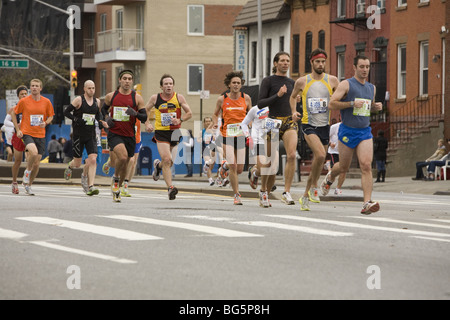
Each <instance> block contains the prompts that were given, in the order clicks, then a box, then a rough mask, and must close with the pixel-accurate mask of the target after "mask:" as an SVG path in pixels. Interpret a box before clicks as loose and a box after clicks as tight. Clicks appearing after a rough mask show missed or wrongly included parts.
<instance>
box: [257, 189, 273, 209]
mask: <svg viewBox="0 0 450 320" xmlns="http://www.w3.org/2000/svg"><path fill="white" fill-rule="evenodd" d="M259 206H260V207H263V208H269V207H270V203H269V194H268V193H267V191H264V192H259Z"/></svg>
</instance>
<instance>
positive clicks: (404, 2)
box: [397, 0, 407, 7]
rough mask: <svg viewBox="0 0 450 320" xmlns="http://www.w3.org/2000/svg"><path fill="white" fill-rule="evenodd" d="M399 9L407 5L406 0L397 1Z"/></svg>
mask: <svg viewBox="0 0 450 320" xmlns="http://www.w3.org/2000/svg"><path fill="white" fill-rule="evenodd" d="M397 5H398V6H399V7H404V6H406V5H407V0H398V4H397Z"/></svg>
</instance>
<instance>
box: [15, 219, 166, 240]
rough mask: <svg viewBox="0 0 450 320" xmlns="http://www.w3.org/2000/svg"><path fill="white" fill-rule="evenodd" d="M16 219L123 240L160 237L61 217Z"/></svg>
mask: <svg viewBox="0 0 450 320" xmlns="http://www.w3.org/2000/svg"><path fill="white" fill-rule="evenodd" d="M16 219H19V220H25V221H30V222H36V223H42V224H47V225H54V226H58V227H62V228H68V229H73V230H78V231H84V232H89V233H94V234H99V235H103V236H109V237H114V238H118V239H123V240H129V241H139V240H160V239H162V238H160V237H156V236H152V235H149V234H143V233H138V232H134V231H129V230H123V229H117V228H111V227H105V226H98V225H94V224H88V223H82V222H76V221H69V220H61V219H54V218H49V217H18V218H16Z"/></svg>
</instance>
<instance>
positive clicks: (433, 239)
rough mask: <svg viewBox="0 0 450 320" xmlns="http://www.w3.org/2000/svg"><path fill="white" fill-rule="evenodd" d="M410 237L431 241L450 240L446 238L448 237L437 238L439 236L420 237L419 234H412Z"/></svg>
mask: <svg viewBox="0 0 450 320" xmlns="http://www.w3.org/2000/svg"><path fill="white" fill-rule="evenodd" d="M412 237H413V238H417V239H424V240H432V241H439V242H450V240H448V239H439V238H431V237H421V236H412Z"/></svg>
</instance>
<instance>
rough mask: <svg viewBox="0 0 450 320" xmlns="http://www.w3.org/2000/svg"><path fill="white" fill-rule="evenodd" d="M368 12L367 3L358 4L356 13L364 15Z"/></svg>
mask: <svg viewBox="0 0 450 320" xmlns="http://www.w3.org/2000/svg"><path fill="white" fill-rule="evenodd" d="M365 10H366V4H365V3H357V4H356V13H357V14H364V13H365Z"/></svg>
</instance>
